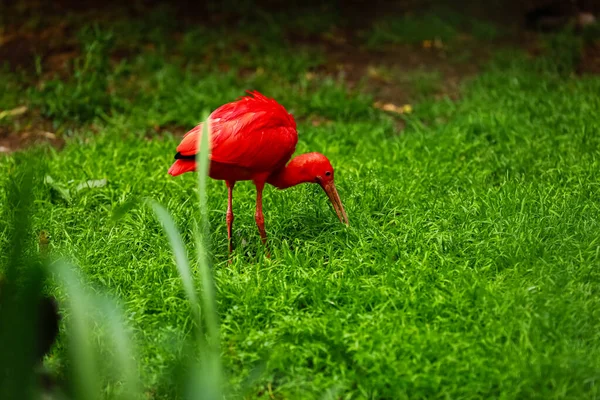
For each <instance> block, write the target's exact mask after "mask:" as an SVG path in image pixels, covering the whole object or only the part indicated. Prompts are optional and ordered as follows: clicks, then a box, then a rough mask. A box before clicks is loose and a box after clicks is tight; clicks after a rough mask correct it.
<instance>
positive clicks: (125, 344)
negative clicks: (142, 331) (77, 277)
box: [98, 297, 143, 400]
mask: <svg viewBox="0 0 600 400" xmlns="http://www.w3.org/2000/svg"><path fill="white" fill-rule="evenodd" d="M98 302H99V305H100V309H101V310H102V311H103V313H104V315H105V316H106V325H107V327H108V330H109V333H110V338H111V343H112V346H113V349H114V354H115V361H116V367H117V369H118V371H114V372H116V376H118V377H121V379H120V380H121V382H122V383H123V390H122V393H121V395H120V396H118V398H120V399H122V400H130V399H140V398H142V397H143V393H142V391H141V385H140V382H139V377H138V374H137V366H136V364H135V355H134V352H133V345H132V343H131V340H130V338H129V335H128V334H127V331H126V330H125V322H124V321H123V312H122V310H121V308H120V307H119V306H118V305H117V304H116V302H115V301H113V300H112V299H110V298H108V297H104V298H99V299H98Z"/></svg>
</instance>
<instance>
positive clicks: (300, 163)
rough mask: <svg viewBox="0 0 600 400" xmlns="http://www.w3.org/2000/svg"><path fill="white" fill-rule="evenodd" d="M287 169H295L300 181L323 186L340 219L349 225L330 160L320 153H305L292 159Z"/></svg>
mask: <svg viewBox="0 0 600 400" xmlns="http://www.w3.org/2000/svg"><path fill="white" fill-rule="evenodd" d="M286 169H289V170H294V171H297V173H298V174H299V175H301V177H300V179H299V180H300V181H302V182H312V183H317V184H318V185H319V186H321V187H322V188H323V190H324V191H325V193H326V194H327V197H329V200H330V201H331V205H332V206H333V209H334V210H335V213H336V214H337V216H338V218H339V219H340V221H341V222H342V223H344V224H346V225H349V222H348V216H347V215H346V211H345V210H344V206H343V205H342V200H341V199H340V196H339V194H338V192H337V189H336V188H335V182H334V171H333V166H332V165H331V162H329V159H327V157H325V156H324V155H323V154H321V153H306V154H302V155H299V156H298V157H295V158H294V159H292V161H291V162H290V164H289V165H288V168H286Z"/></svg>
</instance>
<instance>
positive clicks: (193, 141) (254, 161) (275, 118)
mask: <svg viewBox="0 0 600 400" xmlns="http://www.w3.org/2000/svg"><path fill="white" fill-rule="evenodd" d="M247 93H248V94H250V95H251V96H245V97H241V98H240V99H238V100H236V101H234V102H231V103H227V104H224V105H222V106H221V107H219V108H217V109H216V110H215V111H213V112H212V113H211V114H210V116H209V117H208V121H209V123H210V129H211V131H210V149H209V150H210V152H209V153H210V156H209V157H210V166H209V175H210V177H211V178H213V179H220V180H224V181H226V183H227V187H228V189H229V198H228V209H227V228H228V229H227V231H228V237H229V241H230V251H231V226H232V223H233V211H232V198H233V186H234V185H235V182H236V181H241V180H252V181H253V182H254V184H255V185H256V189H257V204H256V215H255V217H256V222H257V225H258V227H259V231H260V234H261V238H262V239H263V241H265V240H266V232H265V230H264V219H263V213H262V190H263V188H264V185H265V183H267V182H268V183H271V184H272V185H274V186H276V187H278V188H281V189H283V188H287V187H290V186H294V185H297V184H299V183H304V182H314V183H318V184H319V185H321V187H323V189H324V190H325V192H326V193H327V195H328V196H329V198H330V199H331V201H332V203H333V206H334V209H335V211H336V213H337V214H338V217H339V218H340V220H341V221H342V222H345V223H346V224H347V223H348V218H347V216H346V213H345V211H344V209H343V206H342V203H341V201H340V199H339V196H338V194H337V191H336V189H335V185H334V183H333V167H332V166H331V163H330V162H329V160H328V159H327V157H325V156H324V155H322V154H319V153H308V154H303V155H300V156H298V157H296V158H294V160H293V161H292V162H291V163H290V164H289V165H288V166H287V167H286V163H287V162H288V161H289V160H290V157H291V156H292V154H293V153H294V151H295V150H296V144H297V143H298V133H297V131H296V122H295V120H294V117H293V116H292V115H291V114H289V113H288V112H287V111H286V109H285V108H284V107H283V106H282V105H281V104H279V103H278V102H276V101H275V100H273V99H270V98H268V97H266V96H264V95H262V94H260V93H259V92H257V91H253V92H247ZM201 135H202V123H200V124H199V125H197V126H196V127H194V128H193V129H192V130H190V131H189V132H188V133H186V134H185V136H184V137H183V140H182V141H181V143H180V144H179V146H177V154H176V156H175V158H176V161H175V162H174V163H173V165H172V166H171V168H170V169H169V174H171V175H173V176H176V175H181V174H183V173H185V172H190V171H194V170H195V169H196V161H195V156H196V153H197V149H198V143H200V138H201V137H200V136H201Z"/></svg>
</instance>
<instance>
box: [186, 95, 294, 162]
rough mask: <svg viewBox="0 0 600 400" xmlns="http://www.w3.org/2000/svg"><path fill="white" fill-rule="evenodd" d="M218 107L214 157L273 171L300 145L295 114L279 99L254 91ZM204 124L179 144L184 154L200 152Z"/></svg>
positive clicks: (214, 117) (213, 126)
mask: <svg viewBox="0 0 600 400" xmlns="http://www.w3.org/2000/svg"><path fill="white" fill-rule="evenodd" d="M253 95H254V97H243V98H242V99H240V100H238V101H235V102H233V103H228V104H225V105H223V106H221V107H219V108H218V109H216V110H215V111H214V112H213V113H212V114H211V115H210V117H209V121H210V125H211V155H210V158H211V160H213V161H217V162H220V163H223V164H230V165H235V166H238V167H243V168H247V169H250V170H253V171H272V170H274V169H275V168H278V167H280V166H282V164H285V163H286V162H287V161H288V160H289V158H290V157H291V155H292V153H293V152H294V150H295V148H296V144H297V142H298V134H297V132H296V123H295V121H294V119H293V117H292V116H291V115H290V114H288V113H287V111H286V110H285V109H284V108H283V106H281V105H280V104H279V103H277V102H275V100H272V99H268V98H266V97H264V96H262V95H261V94H260V93H257V92H254V93H253ZM201 132H202V124H199V125H198V126H196V127H195V128H194V129H192V130H191V131H189V132H188V133H187V134H186V135H185V136H184V138H183V140H182V141H181V143H180V145H179V146H178V147H177V151H178V152H179V153H181V154H182V155H184V156H189V155H194V154H196V149H197V144H198V136H199V135H200V133H201Z"/></svg>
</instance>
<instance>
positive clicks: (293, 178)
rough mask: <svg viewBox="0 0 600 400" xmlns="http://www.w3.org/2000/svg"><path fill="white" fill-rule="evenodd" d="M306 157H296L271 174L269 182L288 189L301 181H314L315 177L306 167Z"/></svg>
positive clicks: (279, 187)
mask: <svg viewBox="0 0 600 400" xmlns="http://www.w3.org/2000/svg"><path fill="white" fill-rule="evenodd" d="M304 158H305V157H303V155H300V156H298V157H294V158H293V159H292V160H291V161H290V162H289V164H288V165H286V166H285V167H283V168H281V169H279V170H277V171H275V172H274V173H273V174H271V176H269V179H267V182H268V183H270V184H271V185H273V186H275V187H276V188H278V189H287V188H289V187H292V186H296V185H299V184H301V183H307V182H312V180H313V177H312V176H311V175H310V173H309V172H308V170H307V168H306V160H304Z"/></svg>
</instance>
